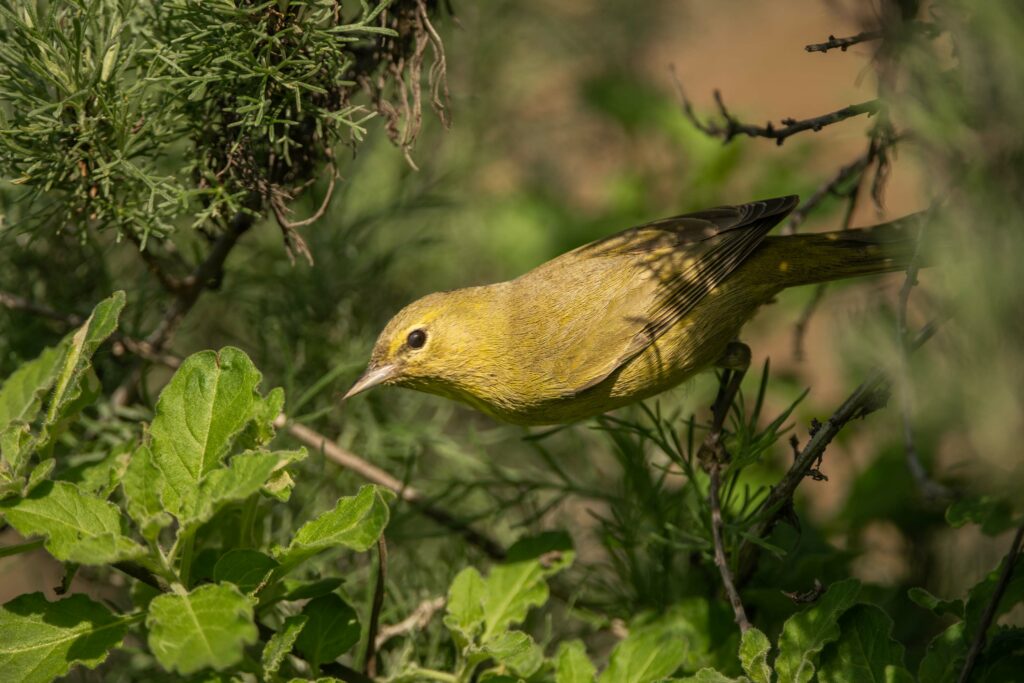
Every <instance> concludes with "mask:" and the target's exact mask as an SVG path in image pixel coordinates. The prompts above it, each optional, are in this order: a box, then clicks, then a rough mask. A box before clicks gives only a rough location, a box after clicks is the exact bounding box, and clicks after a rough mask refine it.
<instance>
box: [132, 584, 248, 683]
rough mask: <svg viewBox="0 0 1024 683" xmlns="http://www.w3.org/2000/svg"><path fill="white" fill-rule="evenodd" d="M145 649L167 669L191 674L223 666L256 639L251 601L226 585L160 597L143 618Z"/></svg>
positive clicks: (236, 657)
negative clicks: (144, 624)
mask: <svg viewBox="0 0 1024 683" xmlns="http://www.w3.org/2000/svg"><path fill="white" fill-rule="evenodd" d="M146 627H147V628H148V629H149V648H150V650H152V652H153V654H154V655H155V656H156V658H157V661H159V662H160V664H161V665H162V666H163V667H164V668H165V669H167V670H168V671H177V672H178V673H181V674H190V673H193V672H196V671H199V670H200V669H205V668H207V667H212V668H214V669H217V670H222V669H226V668H227V667H229V666H233V665H235V664H237V663H238V662H240V661H241V660H242V654H243V649H244V648H245V646H246V645H251V644H252V643H254V642H256V639H257V633H256V624H255V623H253V604H252V602H251V601H250V600H249V598H247V597H245V596H244V595H242V594H241V593H240V592H239V590H238V589H237V588H235V587H234V586H232V585H230V584H208V585H205V586H200V587H199V588H196V589H195V590H194V591H192V592H191V593H185V592H176V593H168V594H164V595H160V596H158V597H156V598H153V601H152V602H150V603H149V614H148V616H147V617H146Z"/></svg>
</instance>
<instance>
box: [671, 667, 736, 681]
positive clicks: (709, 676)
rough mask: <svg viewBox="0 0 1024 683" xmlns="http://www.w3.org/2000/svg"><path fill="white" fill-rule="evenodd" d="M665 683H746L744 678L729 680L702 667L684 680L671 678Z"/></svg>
mask: <svg viewBox="0 0 1024 683" xmlns="http://www.w3.org/2000/svg"><path fill="white" fill-rule="evenodd" d="M666 683H748V681H747V679H746V678H745V677H742V676H741V677H740V678H730V677H729V676H726V675H725V674H723V673H720V672H719V671H717V670H715V669H712V668H711V667H704V668H703V669H701V670H700V671H698V672H697V673H695V674H694V675H692V676H687V677H686V678H671V679H668V681H666Z"/></svg>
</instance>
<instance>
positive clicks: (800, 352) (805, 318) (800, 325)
mask: <svg viewBox="0 0 1024 683" xmlns="http://www.w3.org/2000/svg"><path fill="white" fill-rule="evenodd" d="M826 289H828V283H827V282H821V283H819V284H818V285H817V286H816V287H815V288H814V293H813V294H812V295H811V300H810V301H808V302H807V305H806V306H804V310H803V311H801V312H800V317H799V318H797V320H796V323H795V324H794V325H793V358H794V359H796V360H798V361H802V360H803V359H804V337H805V336H807V328H808V326H810V324H811V318H812V317H813V316H814V313H815V312H816V311H817V310H818V304H820V303H821V300H822V299H823V298H824V297H825V290H826Z"/></svg>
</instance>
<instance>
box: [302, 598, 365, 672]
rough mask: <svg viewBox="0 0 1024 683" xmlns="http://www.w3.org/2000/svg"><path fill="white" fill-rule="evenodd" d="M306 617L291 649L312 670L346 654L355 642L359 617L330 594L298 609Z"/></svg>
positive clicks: (340, 600) (357, 634) (357, 635)
mask: <svg viewBox="0 0 1024 683" xmlns="http://www.w3.org/2000/svg"><path fill="white" fill-rule="evenodd" d="M302 614H303V615H304V616H305V617H306V618H307V621H306V626H305V627H304V628H303V629H302V632H301V633H299V635H298V638H297V639H296V641H295V647H296V648H298V650H299V652H301V653H302V654H303V656H304V657H305V658H306V659H307V660H308V661H309V663H310V666H312V667H313V670H314V671H315V670H316V669H317V667H319V666H320V665H321V664H323V663H324V662H330V661H333V660H335V659H337V658H338V657H340V656H341V655H343V654H345V653H346V652H348V650H349V648H351V647H352V646H353V645H355V644H356V643H358V642H359V634H360V629H359V618H358V617H357V616H356V611H355V610H354V609H352V607H351V606H350V605H349V604H348V603H347V602H345V601H344V600H342V599H341V598H339V597H338V596H337V595H335V594H334V593H329V594H327V595H323V596H321V597H319V598H316V599H315V600H310V601H309V602H307V603H306V606H305V607H303V608H302Z"/></svg>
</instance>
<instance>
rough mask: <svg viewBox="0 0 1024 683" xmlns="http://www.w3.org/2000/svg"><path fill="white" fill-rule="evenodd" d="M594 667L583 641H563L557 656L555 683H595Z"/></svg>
mask: <svg viewBox="0 0 1024 683" xmlns="http://www.w3.org/2000/svg"><path fill="white" fill-rule="evenodd" d="M596 675H597V669H595V668H594V665H593V663H592V662H591V661H590V658H589V657H587V649H586V647H585V646H584V645H583V641H580V640H571V641H569V642H563V643H562V644H561V645H560V646H559V648H558V655H557V656H556V657H555V683H594V676H596Z"/></svg>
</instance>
